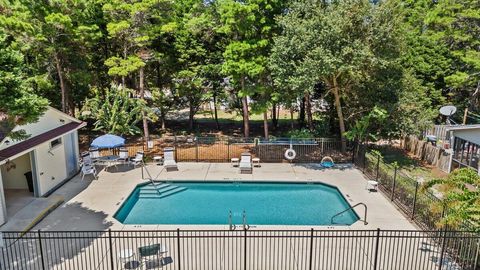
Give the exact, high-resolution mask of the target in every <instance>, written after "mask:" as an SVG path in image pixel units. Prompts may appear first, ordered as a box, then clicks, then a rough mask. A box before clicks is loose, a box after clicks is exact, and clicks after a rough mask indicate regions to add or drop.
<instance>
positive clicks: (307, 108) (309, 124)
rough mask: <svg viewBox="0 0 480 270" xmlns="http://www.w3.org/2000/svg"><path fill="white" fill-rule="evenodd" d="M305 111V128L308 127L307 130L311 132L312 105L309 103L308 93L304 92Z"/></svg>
mask: <svg viewBox="0 0 480 270" xmlns="http://www.w3.org/2000/svg"><path fill="white" fill-rule="evenodd" d="M305 110H306V111H307V126H308V129H309V130H311V131H313V116H312V103H311V101H310V93H309V92H305Z"/></svg>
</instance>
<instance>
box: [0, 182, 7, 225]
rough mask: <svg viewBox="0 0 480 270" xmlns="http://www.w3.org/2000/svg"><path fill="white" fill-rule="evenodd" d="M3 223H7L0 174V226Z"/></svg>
mask: <svg viewBox="0 0 480 270" xmlns="http://www.w3.org/2000/svg"><path fill="white" fill-rule="evenodd" d="M5 222H7V205H6V204H5V194H4V193H3V181H2V174H1V173H0V225H2V224H4V223H5Z"/></svg>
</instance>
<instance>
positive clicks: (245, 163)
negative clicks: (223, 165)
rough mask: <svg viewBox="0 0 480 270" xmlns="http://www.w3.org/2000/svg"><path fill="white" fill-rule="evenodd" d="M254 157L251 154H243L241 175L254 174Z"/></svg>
mask: <svg viewBox="0 0 480 270" xmlns="http://www.w3.org/2000/svg"><path fill="white" fill-rule="evenodd" d="M252 165H253V164H252V155H251V154H250V153H242V156H241V158H240V165H239V166H238V167H240V173H252V168H253V166H252Z"/></svg>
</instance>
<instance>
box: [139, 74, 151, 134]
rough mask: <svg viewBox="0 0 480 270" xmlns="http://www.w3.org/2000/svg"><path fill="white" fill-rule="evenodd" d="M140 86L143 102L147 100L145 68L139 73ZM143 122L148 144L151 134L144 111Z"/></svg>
mask: <svg viewBox="0 0 480 270" xmlns="http://www.w3.org/2000/svg"><path fill="white" fill-rule="evenodd" d="M139 73H140V74H139V75H140V76H139V84H138V88H139V90H140V98H141V99H142V100H144V99H145V89H144V83H143V81H144V79H145V78H144V77H145V75H144V67H141V68H140V71H139ZM142 121H143V136H144V138H145V142H148V138H149V137H150V134H149V132H148V121H147V116H146V115H145V112H144V111H142Z"/></svg>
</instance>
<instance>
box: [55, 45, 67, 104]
mask: <svg viewBox="0 0 480 270" xmlns="http://www.w3.org/2000/svg"><path fill="white" fill-rule="evenodd" d="M53 59H54V60H55V67H56V69H57V74H58V80H59V81H60V91H61V95H62V112H64V113H67V109H68V104H67V95H68V93H67V87H66V85H65V80H64V78H63V72H62V64H61V63H60V57H59V56H58V53H57V52H54V53H53Z"/></svg>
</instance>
